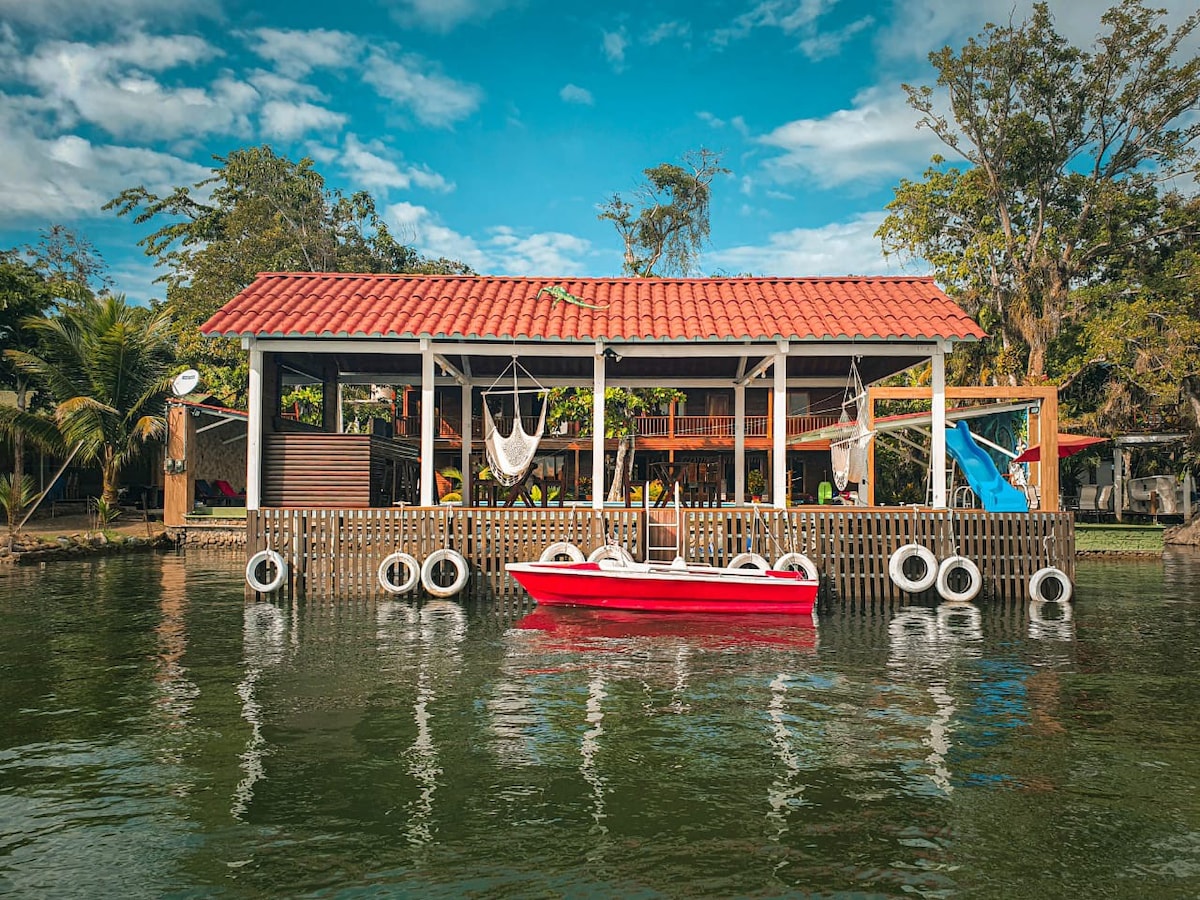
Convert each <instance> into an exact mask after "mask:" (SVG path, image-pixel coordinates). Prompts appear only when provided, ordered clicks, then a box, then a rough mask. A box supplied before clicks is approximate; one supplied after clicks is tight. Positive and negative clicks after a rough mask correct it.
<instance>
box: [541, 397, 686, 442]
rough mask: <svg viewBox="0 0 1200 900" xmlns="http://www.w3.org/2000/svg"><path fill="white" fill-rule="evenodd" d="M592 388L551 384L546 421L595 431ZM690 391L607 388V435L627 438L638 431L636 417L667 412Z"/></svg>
mask: <svg viewBox="0 0 1200 900" xmlns="http://www.w3.org/2000/svg"><path fill="white" fill-rule="evenodd" d="M593 396H594V395H593V393H592V390H591V388H573V387H559V388H551V390H550V393H549V406H548V409H547V412H546V423H547V424H548V425H549V426H550V427H551V428H557V427H558V426H559V425H560V424H562V423H564V422H578V423H579V433H580V435H581V436H583V437H587V436H588V435H590V434H591V433H592V400H593ZM686 399H687V395H686V394H685V393H684V392H683V391H680V390H677V389H675V388H632V389H630V388H617V387H610V388H605V389H604V436H605V437H606V438H627V437H631V436H632V435H633V434H635V433H636V431H637V417H638V416H644V415H655V414H659V413H662V412H664V411H665V410H666V409H667V407H669V406H670V404H671V403H678V402H680V401H682V400H686Z"/></svg>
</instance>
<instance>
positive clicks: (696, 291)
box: [200, 272, 985, 342]
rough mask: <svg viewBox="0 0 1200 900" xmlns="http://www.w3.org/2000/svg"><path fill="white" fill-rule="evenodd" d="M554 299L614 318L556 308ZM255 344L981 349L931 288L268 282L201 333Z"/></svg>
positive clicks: (914, 284)
mask: <svg viewBox="0 0 1200 900" xmlns="http://www.w3.org/2000/svg"><path fill="white" fill-rule="evenodd" d="M546 287H562V288H564V289H565V290H566V291H568V292H569V293H570V294H572V295H574V296H575V297H577V298H580V299H581V300H583V301H585V302H586V303H589V304H591V305H592V306H598V307H603V308H601V309H588V308H584V307H581V306H579V305H577V304H575V303H571V302H569V301H557V302H556V301H555V299H554V298H553V297H552V296H551V295H549V294H543V295H542V296H541V297H540V298H539V297H538V292H539V290H541V289H542V288H546ZM200 330H201V331H202V332H203V333H205V334H208V335H226V336H254V337H403V338H414V337H433V338H439V339H445V338H468V339H472V338H473V339H489V338H490V339H503V340H526V339H528V340H551V341H592V340H606V341H626V342H628V341H734V340H737V341H740V340H773V339H776V338H786V339H789V340H801V341H803V340H821V339H826V340H838V339H841V340H847V339H849V340H869V341H876V340H898V341H905V340H929V339H934V338H945V339H949V340H973V339H978V338H982V337H985V334H984V332H983V331H982V329H980V327H979V326H978V325H976V324H975V322H974V321H973V320H972V319H971V318H970V317H969V316H968V315H967V314H966V313H964V312H963V311H962V310H961V309H960V308H959V307H958V306H957V305H955V303H954V301H953V300H951V299H950V298H949V297H947V296H946V295H945V294H944V293H943V292H942V291H941V290H940V289H939V288H938V287H937V286H936V285H935V284H934V282H933V280H932V279H930V278H855V277H847V278H685V279H665V278H650V279H641V278H558V279H547V278H493V277H484V276H478V277H463V276H456V275H433V276H431V275H350V274H340V273H309V272H267V273H263V274H262V275H259V276H258V278H257V279H256V280H255V281H254V283H253V284H251V285H250V286H249V287H247V288H246V289H245V290H244V291H242V292H241V293H240V294H238V295H237V296H236V297H234V298H233V299H232V300H230V301H229V302H228V303H226V304H225V305H224V306H223V307H221V309H219V310H218V311H217V312H216V313H215V314H214V315H213V317H212V318H211V319H209V320H208V321H207V322H205V323H204V325H202V326H201V329H200Z"/></svg>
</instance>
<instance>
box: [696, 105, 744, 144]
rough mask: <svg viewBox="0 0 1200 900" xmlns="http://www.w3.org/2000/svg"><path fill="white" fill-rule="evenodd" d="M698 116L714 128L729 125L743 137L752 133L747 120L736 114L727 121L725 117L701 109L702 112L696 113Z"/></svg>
mask: <svg viewBox="0 0 1200 900" xmlns="http://www.w3.org/2000/svg"><path fill="white" fill-rule="evenodd" d="M696 118H698V119H699V120H700V121H701V122H704V123H705V124H706V125H709V126H710V127H712V128H724V127H725V126H726V125H728V126H730V127H731V128H732V129H733V130H734V131H736V132H737V133H738V134H740V135H741V136H742V137H749V135H750V128H749V127H748V126H747V125H746V120H745V119H743V118H742V117H741V116H734V117H733V118H732V119H730V120H729V121H728V122H726V121H725V120H724V119H720V118H717V117H716V116H714V115H713V114H712V113H710V112H707V111H705V110H701V111H700V112H698V113H696Z"/></svg>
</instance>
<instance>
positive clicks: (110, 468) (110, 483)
mask: <svg viewBox="0 0 1200 900" xmlns="http://www.w3.org/2000/svg"><path fill="white" fill-rule="evenodd" d="M100 474H101V479H102V483H103V490H102V491H101V497H102V498H103V500H104V502H105V503H107V504H108V505H109V506H116V505H117V503H118V502H119V501H120V499H121V467H120V466H119V465H118V464H117V463H116V462H115V461H114V460H113V459H112V458H111V457H110V458H108V459H106V460H105V461H104V464H103V465H102V466H101V467H100Z"/></svg>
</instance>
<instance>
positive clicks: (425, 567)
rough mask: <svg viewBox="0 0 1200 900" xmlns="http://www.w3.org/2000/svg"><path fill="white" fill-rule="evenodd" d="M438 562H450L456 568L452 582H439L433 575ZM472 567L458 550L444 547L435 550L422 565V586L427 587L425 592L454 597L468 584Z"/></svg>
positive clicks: (435, 595) (443, 596) (436, 595)
mask: <svg viewBox="0 0 1200 900" xmlns="http://www.w3.org/2000/svg"><path fill="white" fill-rule="evenodd" d="M438 563H449V564H450V565H451V566H452V567H453V568H454V581H452V582H451V583H450V584H447V585H442V584H438V582H437V580H436V579H435V578H434V577H433V570H434V569H435V568H437V565H438ZM470 574H471V572H470V569H469V568H468V567H467V561H466V559H465V558H464V557H463V555H462V554H461V553H459V552H458V551H457V550H450V549H448V548H445V547H443V548H442V549H441V550H434V551H433V552H432V553H430V554H429V556H428V557H427V558H426V559H425V562H424V563H423V564H422V565H421V587H423V588H425V592H426V593H427V594H430V595H432V596H434V597H441V598H445V597H453V596H454V595H455V594H457V593H458V592H459V591H461V590H462V589H463V588H464V587H466V584H467V578H469V577H470Z"/></svg>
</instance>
